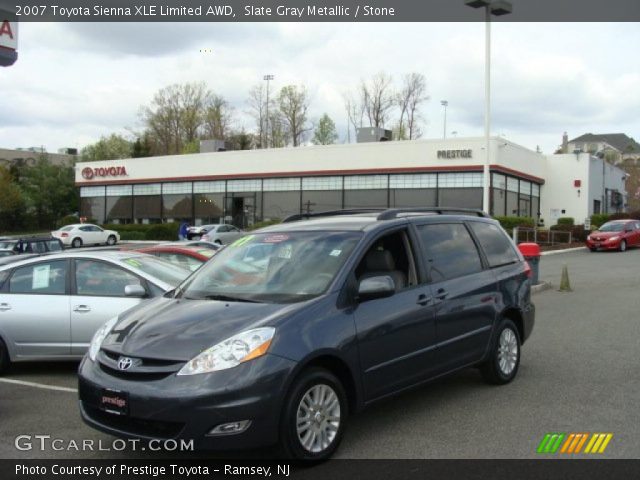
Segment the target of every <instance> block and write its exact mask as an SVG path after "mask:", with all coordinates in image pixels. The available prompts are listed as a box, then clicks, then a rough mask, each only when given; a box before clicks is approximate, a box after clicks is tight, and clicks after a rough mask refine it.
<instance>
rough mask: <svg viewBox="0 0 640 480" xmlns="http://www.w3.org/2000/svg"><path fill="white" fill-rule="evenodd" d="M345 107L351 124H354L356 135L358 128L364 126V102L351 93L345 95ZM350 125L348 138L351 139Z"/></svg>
mask: <svg viewBox="0 0 640 480" xmlns="http://www.w3.org/2000/svg"><path fill="white" fill-rule="evenodd" d="M344 108H345V110H346V111H347V118H348V120H349V124H350V125H351V126H353V131H354V135H357V134H358V129H359V128H362V121H363V118H364V104H363V103H362V102H360V101H358V100H357V99H356V98H354V96H353V95H352V94H350V93H347V94H345V95H344ZM349 132H350V126H349V125H347V138H348V139H349V141H351V134H350V133H349Z"/></svg>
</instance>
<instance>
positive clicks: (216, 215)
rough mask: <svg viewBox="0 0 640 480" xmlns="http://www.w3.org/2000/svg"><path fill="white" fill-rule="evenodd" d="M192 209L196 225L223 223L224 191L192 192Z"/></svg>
mask: <svg viewBox="0 0 640 480" xmlns="http://www.w3.org/2000/svg"><path fill="white" fill-rule="evenodd" d="M194 210H195V211H194V217H195V224H196V225H209V224H212V223H224V222H223V220H224V193H196V194H194Z"/></svg>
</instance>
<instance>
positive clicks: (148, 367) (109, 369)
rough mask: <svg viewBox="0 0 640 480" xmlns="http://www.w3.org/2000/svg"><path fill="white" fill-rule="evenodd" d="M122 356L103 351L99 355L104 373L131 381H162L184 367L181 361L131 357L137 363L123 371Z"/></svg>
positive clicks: (99, 362) (99, 361)
mask: <svg viewBox="0 0 640 480" xmlns="http://www.w3.org/2000/svg"><path fill="white" fill-rule="evenodd" d="M121 356H123V355H122V354H121V353H118V352H113V351H110V350H106V349H102V350H100V352H99V353H98V364H99V365H100V368H101V369H102V371H104V372H106V373H108V374H110V375H113V376H114V377H118V378H124V379H129V380H160V379H162V378H166V377H168V376H169V375H171V374H173V373H176V372H177V371H178V370H180V369H181V368H182V366H183V365H184V362H183V361H181V360H166V359H156V358H142V357H131V358H133V359H134V361H135V363H134V365H133V366H131V367H130V368H128V369H127V370H121V369H120V368H119V367H118V360H119V359H120V357H121Z"/></svg>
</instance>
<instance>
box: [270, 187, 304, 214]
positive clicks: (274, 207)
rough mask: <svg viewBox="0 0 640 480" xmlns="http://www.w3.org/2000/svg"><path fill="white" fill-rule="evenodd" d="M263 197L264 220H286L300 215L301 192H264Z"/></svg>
mask: <svg viewBox="0 0 640 480" xmlns="http://www.w3.org/2000/svg"><path fill="white" fill-rule="evenodd" d="M262 195H263V197H262V202H263V205H264V209H263V215H262V218H263V219H264V220H276V219H277V220H284V219H285V218H286V217H288V216H290V215H294V214H298V213H300V191H290V192H264V193H263V194H262Z"/></svg>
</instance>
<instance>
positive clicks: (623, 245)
mask: <svg viewBox="0 0 640 480" xmlns="http://www.w3.org/2000/svg"><path fill="white" fill-rule="evenodd" d="M620 251H621V252H626V251H627V241H626V240H622V241H621V242H620Z"/></svg>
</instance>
